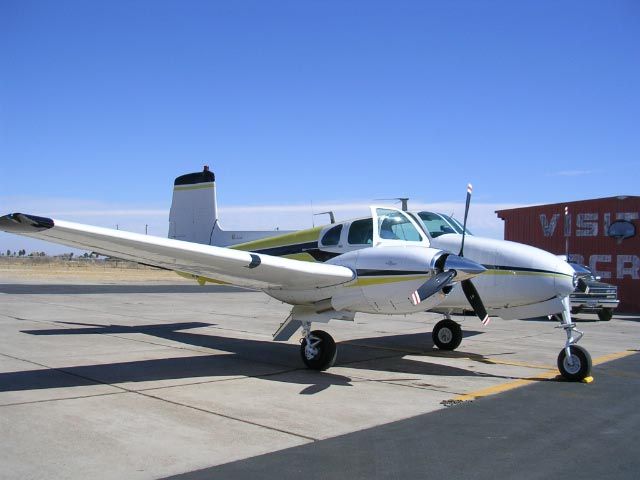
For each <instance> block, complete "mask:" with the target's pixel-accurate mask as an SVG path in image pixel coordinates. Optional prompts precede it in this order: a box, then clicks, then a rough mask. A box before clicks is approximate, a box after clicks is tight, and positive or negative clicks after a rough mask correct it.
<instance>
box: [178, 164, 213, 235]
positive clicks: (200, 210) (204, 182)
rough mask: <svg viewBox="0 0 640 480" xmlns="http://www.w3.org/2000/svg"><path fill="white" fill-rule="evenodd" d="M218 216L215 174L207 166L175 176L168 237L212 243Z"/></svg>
mask: <svg viewBox="0 0 640 480" xmlns="http://www.w3.org/2000/svg"><path fill="white" fill-rule="evenodd" d="M217 220H218V205H217V201H216V182H215V175H214V174H213V172H211V171H209V167H207V166H205V167H204V170H203V171H202V172H197V173H188V174H186V175H182V176H180V177H178V178H176V179H175V182H174V184H173V199H172V201H171V210H170V212H169V238H174V239H176V240H184V241H186V242H194V243H202V244H205V245H211V244H212V236H213V230H214V227H215V224H216V221H217Z"/></svg>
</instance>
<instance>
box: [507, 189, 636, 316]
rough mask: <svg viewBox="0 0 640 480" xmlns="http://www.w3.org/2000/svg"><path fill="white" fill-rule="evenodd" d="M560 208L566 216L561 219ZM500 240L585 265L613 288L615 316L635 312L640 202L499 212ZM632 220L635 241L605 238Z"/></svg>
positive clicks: (605, 200)
mask: <svg viewBox="0 0 640 480" xmlns="http://www.w3.org/2000/svg"><path fill="white" fill-rule="evenodd" d="M565 206H566V207H568V208H569V213H568V215H567V216H566V218H565V215H564V209H565ZM496 213H497V214H498V217H500V218H501V219H503V220H504V222H505V223H504V238H505V240H512V241H514V242H521V243H526V244H528V245H533V246H535V247H538V248H542V249H544V250H547V251H549V252H551V253H555V254H558V255H560V254H564V253H565V248H566V247H565V245H566V242H567V240H568V245H569V257H570V259H571V260H572V261H576V262H579V263H582V264H584V265H588V266H590V267H591V268H593V269H594V270H596V272H597V274H598V275H600V276H601V277H602V280H603V281H605V282H607V283H612V284H614V285H617V286H618V298H619V299H620V306H619V307H618V309H617V311H619V312H640V272H639V270H640V222H639V221H638V218H639V217H640V197H636V196H633V197H631V196H627V197H623V196H620V197H610V198H600V199H595V200H583V201H578V202H567V203H556V204H551V205H538V206H534V207H524V208H514V209H509V210H499V211H497V212H496ZM618 219H627V220H631V221H632V222H633V223H634V224H635V226H636V232H637V233H636V236H635V237H633V238H629V239H627V240H623V241H622V242H620V243H618V241H616V240H615V239H613V238H611V237H608V236H607V235H606V232H607V228H608V226H609V225H610V224H611V223H612V222H614V221H616V220H618Z"/></svg>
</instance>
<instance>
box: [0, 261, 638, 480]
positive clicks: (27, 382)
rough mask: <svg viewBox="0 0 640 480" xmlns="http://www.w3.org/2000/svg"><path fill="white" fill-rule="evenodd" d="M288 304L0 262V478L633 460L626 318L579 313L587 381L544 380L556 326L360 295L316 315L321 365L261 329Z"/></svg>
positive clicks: (240, 293)
mask: <svg viewBox="0 0 640 480" xmlns="http://www.w3.org/2000/svg"><path fill="white" fill-rule="evenodd" d="M288 310H289V308H288V306H287V305H283V304H281V303H280V302H277V301H275V300H273V299H270V298H269V297H267V296H265V295H264V294H261V293H257V292H251V291H247V290H241V289H235V288H229V287H221V286H210V285H209V286H205V287H200V286H197V285H193V284H191V283H187V282H186V281H182V280H180V279H177V280H175V281H168V280H166V279H165V280H162V281H155V282H154V281H150V282H140V281H136V282H129V283H127V282H121V281H117V280H113V279H110V278H105V279H104V280H103V281H95V280H92V281H91V283H88V282H87V281H83V280H82V278H71V279H69V278H55V279H47V278H36V279H34V278H32V277H29V278H26V279H21V278H20V274H19V273H18V274H12V275H11V276H9V275H5V276H4V277H3V276H0V442H1V446H2V448H0V465H1V466H2V468H1V469H0V478H8V479H14V478H70V479H76V478H77V479H80V478H82V479H85V478H144V479H147V478H163V477H170V476H172V475H182V474H186V475H191V476H193V478H249V477H253V478H255V477H256V475H257V476H258V477H259V478H271V477H278V478H280V477H282V478H289V477H293V476H294V475H295V476H296V477H300V476H305V477H311V478H336V477H338V476H339V477H340V478H365V477H366V478H410V477H421V478H428V476H434V478H435V475H439V476H440V477H443V476H444V477H446V478H487V477H488V476H489V475H491V477H492V478H508V477H514V476H516V474H515V473H514V472H515V471H516V470H517V476H518V478H557V477H559V476H560V475H562V474H565V475H572V474H576V473H578V474H579V477H581V478H584V477H586V478H595V476H596V475H598V476H599V477H600V478H637V474H636V475H635V476H634V475H633V474H634V473H637V472H639V471H640V468H638V467H639V465H638V458H637V457H638V455H637V451H638V450H637V445H638V433H637V432H638V427H639V425H638V423H639V417H638V413H637V412H636V411H635V409H636V408H637V407H636V406H637V404H638V402H637V398H638V386H639V383H640V380H639V377H640V365H639V363H638V362H639V361H638V355H636V353H635V352H636V351H637V349H638V347H639V346H640V318H639V317H637V316H636V317H633V316H621V315H616V316H615V317H614V319H613V320H612V321H611V322H599V321H597V319H596V317H595V316H593V315H586V316H579V317H578V319H577V320H578V321H579V327H580V328H581V329H582V330H584V331H585V337H584V339H583V340H582V341H581V345H582V346H583V347H585V348H587V349H588V350H589V351H590V353H591V355H592V357H593V359H594V364H595V365H596V366H595V367H594V377H595V380H594V382H593V383H591V384H582V383H566V382H559V381H555V380H554V377H555V375H556V373H557V372H556V369H555V362H556V356H557V354H558V352H559V350H560V349H561V347H562V345H563V341H564V339H563V332H562V331H561V330H557V329H554V326H555V323H554V322H550V321H546V320H534V321H510V322H505V321H501V320H500V319H495V320H492V322H491V324H490V325H489V326H488V327H486V328H485V327H482V325H481V324H480V322H479V321H477V319H474V318H468V319H466V320H464V321H463V322H462V326H463V329H464V332H465V338H464V340H463V343H462V345H461V346H460V348H459V349H458V350H457V351H455V352H441V351H438V350H437V349H435V348H434V347H433V343H432V341H431V335H430V331H431V329H432V328H433V325H435V323H436V322H437V321H438V320H439V319H440V317H439V316H438V315H435V314H430V313H423V314H417V315H412V316H408V317H389V316H376V315H362V316H358V317H357V318H356V322H355V323H350V322H331V323H329V324H328V325H325V326H322V327H320V326H318V327H319V328H323V329H325V330H327V331H329V332H330V333H331V334H332V335H333V336H334V338H335V339H336V341H337V342H338V361H337V364H336V366H335V367H334V368H332V369H331V370H329V371H328V372H323V373H320V372H312V371H309V370H307V369H305V368H304V367H303V364H302V362H301V360H300V349H299V348H300V347H299V344H298V343H297V342H298V339H297V338H293V339H292V340H291V341H289V342H284V343H276V342H273V341H272V340H271V334H272V333H273V332H274V331H275V330H276V329H277V328H278V326H279V325H280V323H281V322H282V320H283V319H284V318H285V317H286V316H287V314H288Z"/></svg>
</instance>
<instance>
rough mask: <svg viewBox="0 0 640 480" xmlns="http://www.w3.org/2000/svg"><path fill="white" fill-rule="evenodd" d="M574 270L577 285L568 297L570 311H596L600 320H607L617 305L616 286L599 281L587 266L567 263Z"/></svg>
mask: <svg viewBox="0 0 640 480" xmlns="http://www.w3.org/2000/svg"><path fill="white" fill-rule="evenodd" d="M569 265H571V266H572V267H573V269H574V270H575V271H576V274H577V277H578V286H577V287H576V289H575V290H574V292H573V293H572V294H571V296H570V297H569V298H570V300H571V313H574V314H576V313H580V312H596V313H597V314H598V318H599V319H600V320H602V321H605V322H606V321H609V320H611V317H612V316H613V309H614V308H616V307H617V306H618V303H619V301H618V287H616V286H615V285H609V284H608V283H604V282H601V281H600V277H596V276H595V275H594V274H593V272H592V271H591V269H590V268H589V267H585V266H584V265H580V264H578V263H569Z"/></svg>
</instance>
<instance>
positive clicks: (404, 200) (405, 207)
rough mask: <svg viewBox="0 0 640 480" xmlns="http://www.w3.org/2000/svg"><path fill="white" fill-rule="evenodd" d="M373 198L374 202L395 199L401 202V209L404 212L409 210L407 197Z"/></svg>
mask: <svg viewBox="0 0 640 480" xmlns="http://www.w3.org/2000/svg"><path fill="white" fill-rule="evenodd" d="M375 200H376V202H379V201H390V200H397V201H399V202H400V203H401V204H402V211H403V212H406V211H408V210H409V197H394V198H376V199H375Z"/></svg>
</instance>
